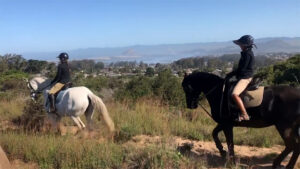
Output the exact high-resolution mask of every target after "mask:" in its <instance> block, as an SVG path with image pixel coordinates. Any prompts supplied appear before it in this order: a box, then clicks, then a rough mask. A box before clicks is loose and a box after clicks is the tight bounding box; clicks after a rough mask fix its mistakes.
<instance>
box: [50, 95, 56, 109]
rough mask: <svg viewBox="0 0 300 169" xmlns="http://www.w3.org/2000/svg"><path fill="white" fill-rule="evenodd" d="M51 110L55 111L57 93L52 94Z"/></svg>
mask: <svg viewBox="0 0 300 169" xmlns="http://www.w3.org/2000/svg"><path fill="white" fill-rule="evenodd" d="M49 96H50V97H49V98H50V112H55V111H56V110H55V95H54V94H50V95H49Z"/></svg>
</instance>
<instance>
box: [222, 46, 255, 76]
mask: <svg viewBox="0 0 300 169" xmlns="http://www.w3.org/2000/svg"><path fill="white" fill-rule="evenodd" d="M254 62H255V60H254V54H253V52H252V49H247V50H245V51H242V52H241V58H240V61H239V65H238V68H237V69H236V70H234V71H233V72H230V73H229V74H228V75H227V76H226V78H227V79H229V78H231V77H232V76H234V75H235V76H236V78H237V79H238V80H239V79H248V78H250V77H252V76H253V73H254V69H253V66H254Z"/></svg>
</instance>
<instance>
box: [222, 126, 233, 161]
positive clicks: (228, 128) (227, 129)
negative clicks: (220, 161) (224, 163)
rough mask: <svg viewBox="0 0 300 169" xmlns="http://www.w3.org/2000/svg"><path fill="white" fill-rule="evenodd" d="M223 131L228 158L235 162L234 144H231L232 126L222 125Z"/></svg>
mask: <svg viewBox="0 0 300 169" xmlns="http://www.w3.org/2000/svg"><path fill="white" fill-rule="evenodd" d="M223 131H224V134H225V137H226V142H227V147H228V152H229V158H230V160H233V162H235V157H234V144H233V126H226V127H224V129H223Z"/></svg>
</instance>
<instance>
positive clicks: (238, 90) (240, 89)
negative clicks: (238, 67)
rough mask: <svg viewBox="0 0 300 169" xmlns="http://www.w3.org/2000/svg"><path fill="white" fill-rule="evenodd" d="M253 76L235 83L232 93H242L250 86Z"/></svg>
mask: <svg viewBox="0 0 300 169" xmlns="http://www.w3.org/2000/svg"><path fill="white" fill-rule="evenodd" d="M251 80H252V77H250V78H248V79H240V80H239V81H238V83H237V84H236V85H235V87H234V89H233V92H232V94H234V95H238V96H239V95H240V94H241V93H242V92H243V91H244V90H245V89H246V88H247V86H248V84H249V83H250V82H251Z"/></svg>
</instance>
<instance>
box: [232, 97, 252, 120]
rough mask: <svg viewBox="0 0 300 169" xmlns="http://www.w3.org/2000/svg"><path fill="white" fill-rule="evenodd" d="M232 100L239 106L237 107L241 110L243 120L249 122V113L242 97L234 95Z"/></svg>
mask: <svg viewBox="0 0 300 169" xmlns="http://www.w3.org/2000/svg"><path fill="white" fill-rule="evenodd" d="M232 98H233V100H234V101H235V103H236V104H237V106H238V107H239V109H240V110H241V118H242V120H249V116H248V113H247V111H246V108H245V106H244V104H243V101H242V99H241V98H240V96H238V95H235V94H233V95H232Z"/></svg>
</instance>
